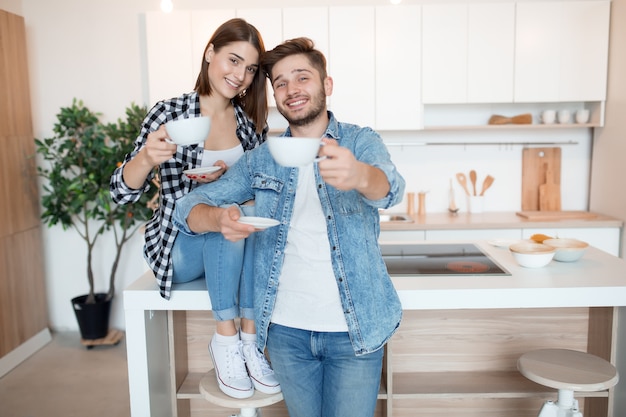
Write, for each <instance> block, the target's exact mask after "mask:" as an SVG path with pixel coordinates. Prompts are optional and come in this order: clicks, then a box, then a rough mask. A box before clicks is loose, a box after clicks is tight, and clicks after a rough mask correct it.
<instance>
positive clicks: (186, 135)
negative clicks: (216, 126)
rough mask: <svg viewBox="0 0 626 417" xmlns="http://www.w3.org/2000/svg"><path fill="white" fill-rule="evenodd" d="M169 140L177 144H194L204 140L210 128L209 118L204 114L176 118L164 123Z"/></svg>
mask: <svg viewBox="0 0 626 417" xmlns="http://www.w3.org/2000/svg"><path fill="white" fill-rule="evenodd" d="M165 130H166V131H167V135H168V136H169V137H170V139H171V142H172V143H175V144H176V145H179V146H186V145H196V144H198V143H202V142H204V141H205V139H206V138H207V136H209V131H210V130H211V119H210V118H208V117H206V116H200V117H190V118H189V119H176V120H171V121H169V122H167V123H165Z"/></svg>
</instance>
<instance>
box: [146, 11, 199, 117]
mask: <svg viewBox="0 0 626 417" xmlns="http://www.w3.org/2000/svg"><path fill="white" fill-rule="evenodd" d="M191 28H192V25H191V13H189V12H171V13H162V12H147V13H146V53H147V61H148V62H147V64H148V74H149V76H148V93H149V101H150V104H149V105H150V106H152V105H154V104H155V103H156V102H157V101H159V100H165V99H168V98H171V97H178V96H179V95H180V94H182V93H185V92H188V91H192V90H193V87H194V86H195V83H196V78H197V76H198V71H199V67H198V65H199V61H198V62H195V61H194V59H193V57H194V56H197V55H193V52H194V51H192V45H193V42H192V39H193V38H192V30H191ZM209 36H210V35H209ZM208 40H209V38H208V37H207V38H206V39H205V41H204V43H205V45H206V42H207V41H208ZM194 46H195V45H194ZM203 48H204V45H203V46H201V47H200V49H203ZM200 54H202V52H200Z"/></svg>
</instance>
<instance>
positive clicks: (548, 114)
mask: <svg viewBox="0 0 626 417" xmlns="http://www.w3.org/2000/svg"><path fill="white" fill-rule="evenodd" d="M555 120H556V112H555V111H554V110H544V111H543V113H541V121H542V122H543V123H545V124H547V125H549V124H552V123H554V121H555Z"/></svg>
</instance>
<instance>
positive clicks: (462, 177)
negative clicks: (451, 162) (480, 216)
mask: <svg viewBox="0 0 626 417" xmlns="http://www.w3.org/2000/svg"><path fill="white" fill-rule="evenodd" d="M456 179H457V181H458V182H459V184H461V186H462V187H463V189H464V190H465V194H467V195H470V192H469V189H468V188H467V177H466V176H465V174H463V173H462V172H459V173H458V174H456Z"/></svg>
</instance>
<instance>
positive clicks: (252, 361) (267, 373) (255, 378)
mask: <svg viewBox="0 0 626 417" xmlns="http://www.w3.org/2000/svg"><path fill="white" fill-rule="evenodd" d="M243 356H244V358H245V359H246V367H247V368H248V375H250V379H251V380H252V383H253V384H254V388H255V389H257V390H259V391H261V392H262V393H264V394H276V393H277V392H280V384H279V383H278V381H277V380H276V376H274V370H273V369H272V368H271V367H270V364H269V362H268V361H267V358H266V357H265V355H264V354H263V353H261V352H260V351H259V349H257V347H256V344H255V343H244V345H243Z"/></svg>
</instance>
